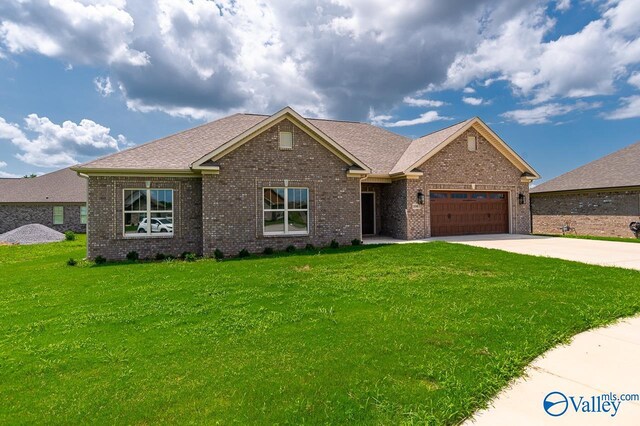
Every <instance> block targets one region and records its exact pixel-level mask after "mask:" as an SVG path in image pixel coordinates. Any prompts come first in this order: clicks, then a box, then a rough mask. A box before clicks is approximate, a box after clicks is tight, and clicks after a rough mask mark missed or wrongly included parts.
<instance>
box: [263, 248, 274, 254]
mask: <svg viewBox="0 0 640 426" xmlns="http://www.w3.org/2000/svg"><path fill="white" fill-rule="evenodd" d="M263 253H264V254H273V247H265V248H264V251H263Z"/></svg>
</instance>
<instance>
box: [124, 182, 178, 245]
mask: <svg viewBox="0 0 640 426" xmlns="http://www.w3.org/2000/svg"><path fill="white" fill-rule="evenodd" d="M123 204H124V205H123V211H124V235H129V236H147V235H152V234H153V235H161V236H164V235H166V236H171V235H173V190H172V189H125V190H124V197H123Z"/></svg>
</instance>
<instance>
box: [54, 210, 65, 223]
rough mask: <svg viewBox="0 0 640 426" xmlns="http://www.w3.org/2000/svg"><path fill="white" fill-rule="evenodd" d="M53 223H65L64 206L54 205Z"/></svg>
mask: <svg viewBox="0 0 640 426" xmlns="http://www.w3.org/2000/svg"><path fill="white" fill-rule="evenodd" d="M53 224H54V225H62V224H64V206H53Z"/></svg>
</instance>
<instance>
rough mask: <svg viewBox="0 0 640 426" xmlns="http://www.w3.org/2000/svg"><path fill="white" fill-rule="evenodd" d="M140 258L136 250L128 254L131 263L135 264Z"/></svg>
mask: <svg viewBox="0 0 640 426" xmlns="http://www.w3.org/2000/svg"><path fill="white" fill-rule="evenodd" d="M139 258H140V256H139V255H138V252H137V251H135V250H131V251H130V252H129V253H127V260H128V261H130V262H135V261H137V260H138V259H139Z"/></svg>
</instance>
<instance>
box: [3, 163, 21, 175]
mask: <svg viewBox="0 0 640 426" xmlns="http://www.w3.org/2000/svg"><path fill="white" fill-rule="evenodd" d="M5 167H7V163H6V162H5V161H2V160H0V169H3V168H5ZM17 177H20V176H18V175H16V174H13V173H8V172H5V171H2V170H0V178H17Z"/></svg>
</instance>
